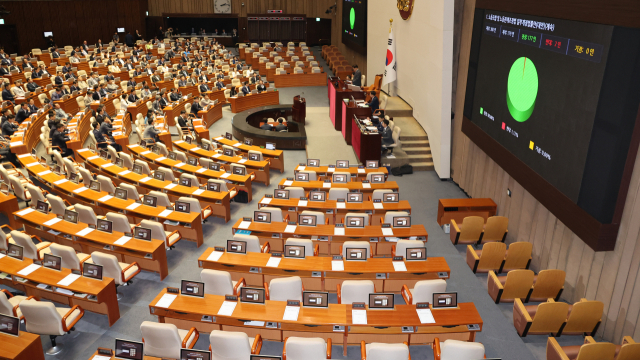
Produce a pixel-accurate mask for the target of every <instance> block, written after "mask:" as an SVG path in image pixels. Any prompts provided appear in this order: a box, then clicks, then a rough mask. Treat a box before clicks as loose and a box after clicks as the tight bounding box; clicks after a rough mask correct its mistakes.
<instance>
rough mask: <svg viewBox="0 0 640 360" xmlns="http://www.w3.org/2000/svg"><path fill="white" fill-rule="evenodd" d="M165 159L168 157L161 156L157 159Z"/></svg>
mask: <svg viewBox="0 0 640 360" xmlns="http://www.w3.org/2000/svg"><path fill="white" fill-rule="evenodd" d="M165 159H166V157H164V156H160V157H159V158H157V159H156V161H162V160H165Z"/></svg>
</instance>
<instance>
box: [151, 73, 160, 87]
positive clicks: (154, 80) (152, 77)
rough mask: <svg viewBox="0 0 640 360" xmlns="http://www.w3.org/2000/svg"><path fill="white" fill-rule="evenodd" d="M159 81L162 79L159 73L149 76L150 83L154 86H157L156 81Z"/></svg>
mask: <svg viewBox="0 0 640 360" xmlns="http://www.w3.org/2000/svg"><path fill="white" fill-rule="evenodd" d="M160 81H162V79H160V75H158V74H156V73H154V74H153V75H152V76H151V84H153V85H154V87H155V88H157V87H158V85H156V83H157V82H160Z"/></svg>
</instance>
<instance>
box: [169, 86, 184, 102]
mask: <svg viewBox="0 0 640 360" xmlns="http://www.w3.org/2000/svg"><path fill="white" fill-rule="evenodd" d="M181 97H182V93H179V92H178V89H176V88H172V89H171V92H170V93H169V99H171V101H178V100H180V98H181Z"/></svg>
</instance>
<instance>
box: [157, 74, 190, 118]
mask: <svg viewBox="0 0 640 360" xmlns="http://www.w3.org/2000/svg"><path fill="white" fill-rule="evenodd" d="M171 88H173V81H172V82H171ZM190 100H191V97H189V98H187V99H185V98H184V97H182V98H180V100H179V101H178V103H177V104H176V105H169V106H167V107H165V108H164V109H162V111H163V112H164V113H165V115H166V116H167V119H166V122H167V124H168V125H169V126H176V119H175V118H177V117H178V116H180V111H182V110H184V107H185V105H187V103H188V102H189V101H190Z"/></svg>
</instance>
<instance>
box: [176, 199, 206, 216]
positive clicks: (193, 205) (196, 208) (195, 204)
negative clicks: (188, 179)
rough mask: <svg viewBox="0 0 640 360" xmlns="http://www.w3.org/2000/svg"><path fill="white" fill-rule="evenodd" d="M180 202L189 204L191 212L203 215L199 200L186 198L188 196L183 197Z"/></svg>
mask: <svg viewBox="0 0 640 360" xmlns="http://www.w3.org/2000/svg"><path fill="white" fill-rule="evenodd" d="M179 200H180V201H183V202H186V203H189V211H190V212H196V213H201V212H202V207H201V206H200V201H198V199H194V198H191V197H186V196H181V197H180V199H179Z"/></svg>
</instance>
